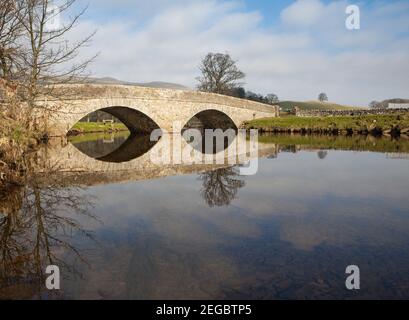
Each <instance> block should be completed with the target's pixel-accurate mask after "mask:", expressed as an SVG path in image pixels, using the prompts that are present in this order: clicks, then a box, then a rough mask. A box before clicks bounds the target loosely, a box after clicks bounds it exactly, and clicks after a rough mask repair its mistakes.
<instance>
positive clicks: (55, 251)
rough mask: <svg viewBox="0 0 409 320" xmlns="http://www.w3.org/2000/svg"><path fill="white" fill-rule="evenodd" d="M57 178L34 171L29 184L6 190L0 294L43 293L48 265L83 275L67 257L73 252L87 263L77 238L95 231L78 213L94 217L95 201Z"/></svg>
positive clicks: (0, 213) (0, 221) (0, 218)
mask: <svg viewBox="0 0 409 320" xmlns="http://www.w3.org/2000/svg"><path fill="white" fill-rule="evenodd" d="M53 176H54V177H56V176H55V175H52V174H51V175H50V174H49V175H48V176H47V177H46V178H45V176H44V175H42V176H41V177H39V176H36V175H32V176H30V177H28V178H27V179H26V184H25V185H21V186H13V187H10V186H8V188H7V189H5V190H3V191H2V190H0V201H1V203H2V205H1V206H0V298H2V297H5V298H9V297H13V296H14V295H16V296H17V297H19V298H21V297H27V298H29V297H32V296H33V295H35V294H37V293H39V292H41V291H42V289H43V288H44V283H45V278H46V275H45V269H46V266H48V265H53V264H54V265H57V266H59V267H60V269H61V274H62V275H67V274H73V273H74V274H78V273H77V270H76V268H75V266H72V265H69V264H68V263H66V262H65V261H64V260H63V255H65V254H66V253H67V252H69V253H71V254H73V255H74V256H75V258H76V260H77V261H78V259H79V260H80V261H82V262H85V261H84V259H83V257H82V255H81V253H80V251H79V250H78V249H77V248H76V247H75V246H74V244H73V243H72V238H73V236H78V234H79V233H80V234H82V235H83V236H86V237H91V238H92V234H91V233H90V232H88V231H86V230H84V229H83V228H82V227H81V225H80V224H79V222H78V221H77V220H76V218H74V217H73V215H74V214H75V215H76V216H77V217H79V216H88V217H91V215H90V214H88V213H87V209H88V208H89V207H90V206H91V201H90V199H89V198H87V197H84V196H82V195H81V194H80V192H79V191H80V189H79V187H76V186H66V185H64V182H63V180H62V179H58V178H52V177H53ZM68 213H69V214H68Z"/></svg>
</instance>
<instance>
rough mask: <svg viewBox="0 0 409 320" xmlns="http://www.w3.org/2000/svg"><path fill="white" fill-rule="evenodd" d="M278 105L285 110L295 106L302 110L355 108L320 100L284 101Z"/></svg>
mask: <svg viewBox="0 0 409 320" xmlns="http://www.w3.org/2000/svg"><path fill="white" fill-rule="evenodd" d="M278 105H279V106H280V107H281V108H282V109H283V111H291V110H293V108H294V107H295V106H297V107H299V108H300V109H302V110H349V109H354V107H351V106H344V105H340V104H336V103H331V102H320V101H305V102H300V101H282V102H279V103H278Z"/></svg>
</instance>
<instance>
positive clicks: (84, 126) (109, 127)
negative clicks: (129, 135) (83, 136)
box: [70, 122, 128, 133]
mask: <svg viewBox="0 0 409 320" xmlns="http://www.w3.org/2000/svg"><path fill="white" fill-rule="evenodd" d="M70 131H71V132H76V133H94V132H112V131H128V128H127V127H126V126H125V125H124V124H123V123H113V124H111V123H106V124H104V123H102V122H78V123H76V124H75V126H73V127H72V128H71V130H70Z"/></svg>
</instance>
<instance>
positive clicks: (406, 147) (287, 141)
mask: <svg viewBox="0 0 409 320" xmlns="http://www.w3.org/2000/svg"><path fill="white" fill-rule="evenodd" d="M258 140H259V142H260V143H275V144H278V145H280V146H297V147H298V148H299V149H305V150H309V149H325V150H352V151H371V152H390V153H409V139H393V138H390V137H383V136H381V137H374V136H371V135H368V136H361V135H360V136H328V135H300V134H292V135H290V134H266V135H260V136H259V139H258Z"/></svg>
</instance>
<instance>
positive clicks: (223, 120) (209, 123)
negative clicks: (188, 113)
mask: <svg viewBox="0 0 409 320" xmlns="http://www.w3.org/2000/svg"><path fill="white" fill-rule="evenodd" d="M188 128H197V129H222V130H223V131H226V130H228V129H234V130H237V125H236V123H235V122H234V121H233V119H232V118H231V117H230V116H229V115H228V114H226V113H224V112H222V111H219V110H216V109H205V110H203V111H200V112H198V113H196V114H195V115H194V116H193V117H191V118H190V119H189V121H188V122H187V123H186V124H185V125H184V128H183V129H188Z"/></svg>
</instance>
